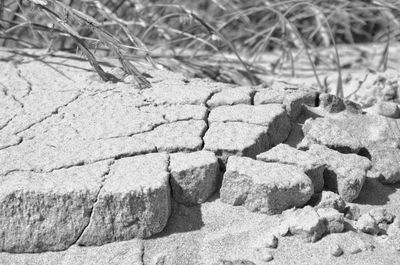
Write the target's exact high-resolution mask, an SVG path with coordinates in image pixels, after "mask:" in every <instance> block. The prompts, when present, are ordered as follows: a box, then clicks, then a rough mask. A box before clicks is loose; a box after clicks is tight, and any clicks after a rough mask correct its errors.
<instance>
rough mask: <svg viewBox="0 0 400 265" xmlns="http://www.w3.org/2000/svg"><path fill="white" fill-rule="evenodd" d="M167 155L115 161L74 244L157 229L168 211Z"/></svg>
mask: <svg viewBox="0 0 400 265" xmlns="http://www.w3.org/2000/svg"><path fill="white" fill-rule="evenodd" d="M168 158H169V157H168V155H167V154H165V153H164V154H163V153H161V154H148V155H141V156H136V157H128V158H123V159H121V160H118V161H116V162H115V163H114V164H113V165H112V167H111V170H110V173H109V175H108V176H107V179H106V180H105V182H104V185H103V187H102V189H101V191H100V193H99V195H98V198H97V201H96V203H95V204H94V207H93V212H92V216H91V219H90V222H89V225H88V226H87V228H86V229H85V230H84V231H83V233H82V235H81V237H80V238H79V240H78V244H79V245H87V246H88V245H101V244H104V243H108V242H113V241H120V240H129V239H132V238H136V237H139V238H144V237H149V236H151V235H153V234H156V233H159V232H161V231H162V230H163V228H164V227H165V225H166V224H167V221H168V217H169V215H170V211H171V201H170V192H171V191H170V186H169V181H168V180H169V173H168V171H167V169H168Z"/></svg>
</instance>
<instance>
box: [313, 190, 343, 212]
mask: <svg viewBox="0 0 400 265" xmlns="http://www.w3.org/2000/svg"><path fill="white" fill-rule="evenodd" d="M315 208H332V209H335V210H338V211H339V212H344V209H345V208H346V202H345V201H344V200H343V199H342V197H340V196H339V195H338V194H336V193H334V192H332V191H327V190H324V191H322V192H321V193H320V194H319V195H318V196H317V200H316V204H315Z"/></svg>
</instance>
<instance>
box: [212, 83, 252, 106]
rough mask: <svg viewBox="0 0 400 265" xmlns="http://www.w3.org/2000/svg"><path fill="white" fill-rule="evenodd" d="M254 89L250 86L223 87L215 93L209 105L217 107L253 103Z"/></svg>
mask: <svg viewBox="0 0 400 265" xmlns="http://www.w3.org/2000/svg"><path fill="white" fill-rule="evenodd" d="M253 94H254V91H253V90H252V89H251V88H249V87H235V88H226V89H222V90H221V91H220V92H219V93H216V94H214V95H213V96H212V97H211V98H210V99H209V100H208V101H207V106H209V107H210V108H215V107H218V106H224V105H236V104H248V105H251V100H252V95H253Z"/></svg>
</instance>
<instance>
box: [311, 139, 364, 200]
mask: <svg viewBox="0 0 400 265" xmlns="http://www.w3.org/2000/svg"><path fill="white" fill-rule="evenodd" d="M307 152H308V153H310V154H311V155H313V156H315V157H317V158H319V159H320V160H321V162H322V163H324V164H325V165H326V170H325V171H324V183H325V187H327V189H329V190H331V191H333V192H337V193H338V194H339V195H340V196H341V197H342V198H343V200H345V201H347V202H351V201H353V200H354V199H356V198H357V197H358V194H359V193H360V191H361V188H362V186H363V185H364V182H365V178H366V176H367V172H368V170H369V169H370V168H371V163H370V161H369V160H368V159H367V158H365V157H361V156H358V155H355V154H342V153H339V152H337V151H335V150H331V149H329V148H327V147H325V146H322V145H311V146H310V149H309V150H308V151H307Z"/></svg>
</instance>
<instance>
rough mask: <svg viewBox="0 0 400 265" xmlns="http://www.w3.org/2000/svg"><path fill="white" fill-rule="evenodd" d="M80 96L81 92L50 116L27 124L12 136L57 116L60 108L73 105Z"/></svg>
mask: <svg viewBox="0 0 400 265" xmlns="http://www.w3.org/2000/svg"><path fill="white" fill-rule="evenodd" d="M82 95H83V92H82V91H79V93H78V94H77V95H76V96H74V97H73V98H72V99H71V100H69V101H68V102H67V103H65V104H63V105H61V106H58V107H57V108H55V109H54V110H53V111H52V112H51V113H50V114H48V115H45V116H44V117H42V118H41V119H39V120H38V121H36V122H33V123H31V124H29V125H28V126H26V127H25V128H23V129H21V130H19V131H17V132H15V133H14V134H15V135H18V134H20V133H22V132H25V131H27V130H29V129H30V128H32V127H33V126H35V125H37V124H40V123H42V122H44V121H45V120H47V119H48V118H50V117H52V116H53V115H56V114H58V113H59V111H60V110H61V109H62V108H65V107H67V106H68V105H69V104H71V103H73V102H74V101H76V100H78V99H79V98H80V97H81V96H82Z"/></svg>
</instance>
